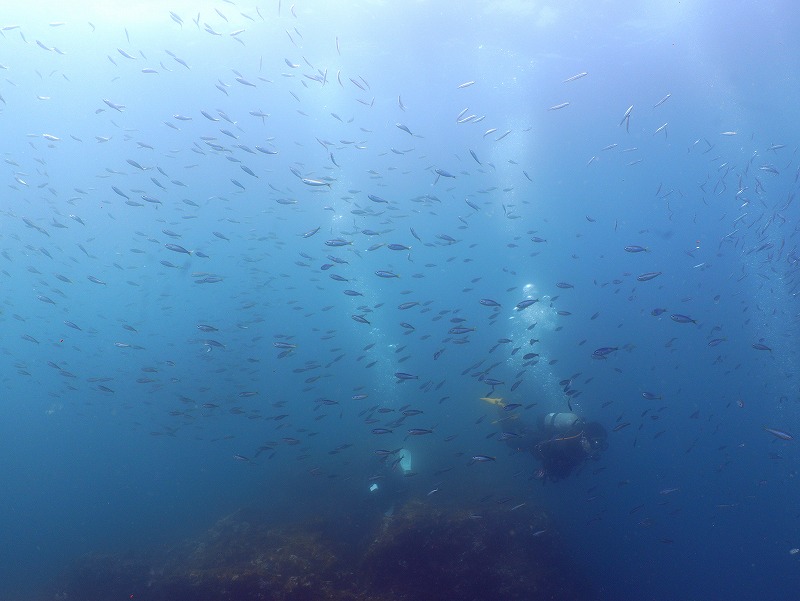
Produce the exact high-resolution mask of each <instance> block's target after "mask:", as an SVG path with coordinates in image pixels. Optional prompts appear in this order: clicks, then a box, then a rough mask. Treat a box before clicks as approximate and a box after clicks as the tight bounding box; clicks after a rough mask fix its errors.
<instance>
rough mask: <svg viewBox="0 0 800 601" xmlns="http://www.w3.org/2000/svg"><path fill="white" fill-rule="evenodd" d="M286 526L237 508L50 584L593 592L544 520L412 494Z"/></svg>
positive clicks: (301, 595)
mask: <svg viewBox="0 0 800 601" xmlns="http://www.w3.org/2000/svg"><path fill="white" fill-rule="evenodd" d="M358 519H359V518H358V516H353V517H352V520H353V523H348V519H347V518H345V519H341V516H339V517H338V518H337V519H335V520H324V519H317V520H315V521H307V522H303V523H298V524H293V525H288V526H287V525H279V524H275V523H274V522H271V521H270V520H269V519H268V518H267V517H266V516H260V515H258V514H257V513H255V512H248V511H239V512H236V513H234V514H232V515H229V516H227V517H225V518H223V519H221V520H220V521H218V522H217V523H216V524H215V525H214V526H213V527H212V528H211V529H210V530H209V531H208V532H206V533H205V534H204V535H203V536H201V537H199V538H198V539H196V540H190V541H185V542H183V543H181V544H180V545H178V546H176V547H174V548H172V549H169V550H168V551H164V552H161V553H159V557H155V556H152V555H151V556H147V557H145V556H134V555H125V554H92V555H88V556H85V557H82V558H81V559H79V560H77V561H76V562H75V563H74V565H73V566H71V567H70V568H69V569H68V570H67V571H66V572H65V573H64V574H63V575H62V576H61V577H60V578H59V580H58V582H56V583H55V586H54V589H53V593H52V596H51V597H50V599H62V600H66V601H107V600H109V599H133V600H137V599H146V600H147V601H227V600H230V601H250V600H275V601H305V600H317V599H320V600H323V599H324V600H331V601H398V600H414V601H428V600H430V601H433V600H436V601H440V600H442V599H448V600H450V601H460V600H463V601H486V600H489V599H493V600H504V601H513V600H525V601H537V600H550V599H553V600H555V599H558V600H560V601H569V600H572V599H580V600H588V599H597V598H598V595H596V594H594V592H593V590H592V589H591V587H590V585H589V583H588V582H587V581H586V580H585V579H583V578H582V577H581V576H580V570H579V569H578V568H577V567H576V566H575V565H574V564H573V563H572V562H570V560H569V559H568V558H567V555H566V553H565V552H564V551H563V550H562V549H561V545H560V544H559V541H558V539H557V537H556V536H555V535H554V534H552V529H551V528H550V527H549V525H548V522H547V518H546V516H544V514H542V513H540V512H535V511H533V510H531V509H528V508H526V507H522V508H519V509H518V510H516V511H513V512H512V511H509V510H508V509H507V508H497V509H491V510H485V511H482V512H481V513H480V515H476V514H471V513H469V512H467V511H462V510H458V509H453V508H441V507H431V506H430V505H426V504H422V503H419V502H416V501H411V502H408V503H407V504H405V505H404V506H403V507H401V508H400V509H398V510H396V511H395V512H394V513H393V514H392V515H391V516H380V518H378V519H375V520H374V521H373V522H372V523H370V524H363V523H361V524H360V525H357V524H356V523H355V522H356V521H357V520H358Z"/></svg>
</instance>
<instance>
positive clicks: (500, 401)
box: [481, 396, 505, 407]
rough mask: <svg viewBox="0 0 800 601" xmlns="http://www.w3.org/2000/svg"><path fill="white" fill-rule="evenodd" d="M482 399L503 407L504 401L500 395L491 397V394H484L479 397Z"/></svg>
mask: <svg viewBox="0 0 800 601" xmlns="http://www.w3.org/2000/svg"><path fill="white" fill-rule="evenodd" d="M481 400H482V401H486V402H487V403H491V404H492V405H498V406H500V407H505V403H504V402H503V399H502V397H491V396H484V397H481Z"/></svg>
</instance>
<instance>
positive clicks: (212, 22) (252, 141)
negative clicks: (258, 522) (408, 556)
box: [0, 0, 800, 600]
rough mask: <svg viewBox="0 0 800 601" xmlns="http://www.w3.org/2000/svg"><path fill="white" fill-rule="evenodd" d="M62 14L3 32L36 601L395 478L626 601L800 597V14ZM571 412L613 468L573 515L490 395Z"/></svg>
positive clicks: (11, 343)
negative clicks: (78, 569)
mask: <svg viewBox="0 0 800 601" xmlns="http://www.w3.org/2000/svg"><path fill="white" fill-rule="evenodd" d="M44 4H45V3H39V4H37V5H36V6H34V7H31V6H26V5H24V4H19V5H15V6H13V7H4V8H3V14H2V17H1V18H0V26H2V28H3V30H2V34H3V37H2V38H0V48H1V49H2V50H1V51H0V64H2V66H3V70H2V72H1V73H0V74H2V76H3V79H2V80H1V81H0V95H2V102H0V122H2V132H3V135H2V139H3V159H4V163H3V174H2V177H3V179H4V183H5V186H4V188H3V190H4V192H3V195H2V197H1V198H0V207H1V208H2V216H1V217H0V219H1V220H2V221H1V222H0V223H1V224H2V225H1V226H0V247H2V256H1V257H0V265H2V272H1V273H0V281H1V282H2V287H1V288H0V290H1V292H0V299H1V300H2V304H1V305H0V320H1V321H2V342H0V345H2V363H0V365H2V371H1V372H0V373H1V374H2V380H3V393H2V403H0V411H2V415H1V416H0V450H2V458H3V459H2V462H0V482H1V483H2V495H0V541H1V542H2V544H0V583H1V584H0V596H2V598H4V599H20V598H23V597H24V596H25V595H28V594H32V593H33V592H35V591H37V590H39V589H40V587H43V586H44V585H45V584H46V583H47V582H49V581H50V580H51V579H53V578H54V577H55V576H56V575H57V574H59V573H60V572H61V571H62V570H63V569H64V568H65V567H66V566H67V565H69V563H70V562H71V561H72V560H74V559H75V558H78V557H80V556H82V555H84V554H86V553H90V552H100V551H102V552H126V551H129V550H134V551H140V552H147V550H148V549H154V548H158V547H160V546H162V545H168V544H172V543H174V542H175V541H179V540H182V539H183V538H185V537H188V536H196V535H198V533H200V532H203V531H204V530H205V529H207V528H208V527H209V526H210V525H211V524H213V523H214V521H216V520H217V519H219V518H220V517H221V516H224V515H226V514H228V513H230V512H232V511H235V510H236V509H237V508H239V507H243V506H253V505H258V506H260V507H263V508H265V509H267V510H268V511H270V512H271V513H272V514H273V515H274V516H276V519H282V520H285V521H286V522H291V521H294V520H304V519H307V518H309V517H311V516H318V515H323V516H326V515H329V516H336V515H341V514H342V513H346V512H347V509H348V507H353V506H360V504H361V503H362V501H363V499H364V498H366V497H368V495H369V494H370V493H369V492H368V486H369V483H370V482H371V480H370V477H371V476H373V475H375V474H377V473H379V472H380V470H381V465H380V462H379V458H378V457H377V456H376V455H375V453H374V451H375V450H376V449H395V448H399V447H405V448H406V449H408V451H409V452H410V454H411V456H412V457H413V467H412V469H413V471H414V473H415V474H416V475H415V476H413V477H409V478H407V484H408V495H409V496H410V497H414V498H421V499H424V500H425V502H429V503H442V502H448V503H455V504H459V505H462V506H464V507H467V508H473V510H474V511H476V512H479V511H480V509H481V502H483V503H486V502H487V501H486V499H487V498H490V499H492V500H490V501H488V502H489V503H494V502H495V500H498V499H499V500H501V501H506V502H507V506H508V507H512V506H515V505H517V504H519V503H523V502H524V503H526V504H529V505H535V506H541V507H543V508H544V509H545V510H546V511H547V512H548V513H549V514H550V515H551V519H552V529H553V530H554V531H555V533H557V535H558V536H559V537H560V538H561V539H562V540H563V542H564V544H565V546H566V547H567V548H568V549H569V550H570V553H571V555H572V557H573V558H574V561H575V565H576V569H579V570H580V571H581V572H582V573H585V574H587V575H588V577H589V578H590V580H591V581H592V582H593V583H594V584H595V585H596V586H597V587H598V588H599V589H600V590H601V591H602V592H603V594H604V595H605V598H608V599H636V600H643V599H653V600H666V599H676V598H681V599H698V600H700V599H703V600H710V599H756V598H763V599H766V598H770V599H793V598H796V596H797V592H796V591H797V590H798V585H800V575H799V574H800V571H799V570H800V566H799V565H798V563H797V562H798V561H800V555H794V554H792V553H791V550H792V549H794V548H796V547H800V534H798V530H797V518H798V508H797V506H796V499H797V498H798V493H800V490H798V487H799V485H798V482H797V478H796V474H797V471H796V467H795V466H796V464H797V461H798V449H797V443H796V441H792V440H789V441H786V440H782V439H780V438H777V437H776V436H774V435H772V434H770V433H768V432H766V431H765V430H764V426H767V427H769V428H773V429H777V430H780V431H783V432H788V433H790V434H791V433H793V432H800V423H799V422H800V419H799V418H798V410H797V402H798V400H800V393H798V378H797V365H798V346H797V342H796V336H797V330H798V323H799V321H798V320H799V318H800V304H798V294H799V293H800V235H798V230H799V229H800V225H799V223H800V221H798V215H799V214H798V204H797V201H796V199H794V195H795V194H796V192H797V189H798V175H797V174H798V173H800V161H798V156H797V148H798V146H797V145H798V140H799V139H800V121H798V119H797V112H796V102H795V99H796V98H797V97H798V95H799V94H800V82H798V77H797V69H796V57H797V56H800V47H799V46H798V42H797V39H796V36H795V35H794V34H795V32H796V31H797V26H798V13H797V11H796V9H795V7H794V5H793V4H792V3H790V2H778V3H772V4H771V5H770V6H761V5H757V4H753V3H747V2H717V1H707V2H695V3H674V2H647V3H637V2H606V3H593V4H588V3H585V2H543V3H533V2H526V1H522V0H519V1H517V2H514V1H509V2H486V3H476V4H474V5H473V4H470V5H464V4H463V3H457V2H419V3H373V2H357V1H353V2H346V3H332V2H322V1H318V2H311V1H306V2H297V3H296V4H295V5H290V4H289V3H288V2H286V1H284V2H283V3H282V4H279V3H277V2H274V1H272V0H270V1H269V2H262V3H259V5H258V8H256V7H255V6H253V5H250V4H247V5H245V4H242V3H238V4H237V3H232V2H215V3H202V4H201V3H197V2H178V1H176V2H173V3H170V5H169V6H168V7H166V6H165V5H163V4H162V3H160V2H128V3H125V4H124V5H120V6H118V7H115V8H114V9H113V10H112V9H111V8H109V7H105V4H104V3H96V4H92V3H88V2H87V3H80V5H81V6H80V7H79V8H75V7H66V6H62V5H61V3H55V2H53V3H49V4H50V6H49V7H48V6H43V5H44ZM170 10H172V11H173V12H174V13H175V15H176V16H177V17H180V19H181V20H182V24H180V23H179V22H178V21H177V20H176V19H173V18H171V16H170V12H169V11H170ZM198 12H199V18H198ZM195 19H197V24H195V22H194V20H195ZM15 26H18V27H15ZM39 43H40V44H39ZM337 44H338V46H337ZM123 53H125V54H127V55H128V56H129V57H132V58H128V57H126V56H124V54H123ZM176 58H177V59H180V61H182V62H178V61H177V60H176ZM182 63H185V65H184V64H182ZM150 69H152V70H153V71H154V72H144V71H143V70H150ZM584 72H585V73H586V74H585V75H584V76H581V77H578V78H576V79H573V80H571V81H565V80H568V78H571V77H573V76H575V75H579V74H583V73H584ZM237 78H238V80H237ZM468 82H474V83H472V84H470V85H463V86H462V84H466V83H468ZM398 97H399V98H398ZM665 98H666V100H664V99H665ZM662 100H663V102H661V103H660V101H662ZM104 101H108V103H106V102H104ZM400 103H402V107H401V104H400ZM563 103H569V104H568V105H567V106H564V107H563V108H558V109H555V108H554V109H550V107H556V106H558V105H561V104H563ZM659 103H660V104H659ZM656 105H658V106H656ZM115 106H116V107H117V108H116V109H115V108H114V107H115ZM631 106H632V109H631V111H630V113H629V115H628V118H627V119H625V118H624V115H625V114H626V111H627V109H628V107H631ZM201 111H205V112H206V113H207V115H208V116H209V117H211V119H209V118H208V117H206V116H204V115H203V114H202V113H201ZM262 112H263V113H264V114H268V116H264V117H260V116H256V115H258V114H261V113H262ZM462 112H463V114H462ZM252 113H256V115H253V114H252ZM334 114H335V115H336V116H334ZM459 115H461V118H462V119H463V118H468V117H470V116H471V115H474V117H472V118H471V119H467V120H466V121H465V122H463V123H458V118H459ZM176 116H179V117H183V118H177V117H176ZM212 119H213V120H212ZM397 124H401V125H403V126H405V127H406V128H407V129H408V130H410V131H411V132H412V134H413V135H410V134H409V133H407V131H404V130H403V129H401V128H399V127H397ZM662 126H665V127H663V128H662ZM222 130H226V131H227V132H228V133H223V131H222ZM488 130H494V131H493V132H492V133H486V132H487V131H488ZM506 132H509V133H508V134H507V135H506V136H505V137H503V138H502V139H500V138H501V136H503V135H504V134H505V133H506ZM257 146H258V147H261V148H262V149H264V150H268V151H269V152H273V153H274V154H266V153H264V152H261V151H259V150H256V147H257ZM470 151H472V152H474V155H475V157H473V156H472V155H471V154H470ZM478 161H480V163H479V162H478ZM136 165H139V167H137V166H136ZM140 167H141V168H140ZM243 167H246V168H247V169H248V170H250V171H251V172H252V173H253V174H254V175H250V174H248V173H247V172H246V171H245V170H244V169H243ZM437 169H438V170H442V171H444V172H445V173H446V174H449V175H451V176H454V177H447V176H445V177H441V176H437V173H436V170H437ZM293 170H294V172H293ZM302 178H306V179H307V180H315V181H317V182H320V183H324V184H326V185H316V186H315V185H308V184H306V183H303V181H302ZM234 180H235V181H234ZM237 182H238V184H237ZM312 183H313V182H312ZM114 188H116V189H117V190H118V191H119V192H116V191H115V190H114ZM368 195H374V196H376V197H379V199H384V200H386V201H388V202H374V201H372V200H370V199H369V197H368ZM143 196H146V197H147V199H143ZM187 201H188V202H187ZM316 228H319V231H317V232H316V233H314V234H313V235H307V236H304V235H303V234H310V233H311V232H313V231H314V230H315V229H316ZM165 230H166V231H169V232H172V233H173V235H172V236H170V235H169V234H166V233H165ZM365 230H367V231H369V230H372V233H364V231H365ZM214 232H216V233H217V234H219V235H217V234H215V233H214ZM336 239H341V240H345V241H346V242H347V244H346V245H344V246H341V247H331V246H328V245H326V241H331V240H336ZM534 239H536V240H540V241H538V242H536V241H534ZM165 244H177V245H180V246H181V247H183V248H185V249H186V250H187V251H191V252H190V254H186V253H182V252H176V251H172V250H169V249H167V247H166V246H165ZM389 244H402V245H405V246H408V247H410V250H399V251H396V250H390V249H389V248H388V245H389ZM628 245H640V246H643V247H646V248H647V249H648V250H647V251H646V252H640V253H629V252H625V250H624V248H625V247H626V246H628ZM373 247H375V248H373ZM197 251H200V253H204V254H205V255H207V257H204V256H202V255H198V254H196V253H197ZM329 257H333V259H330V258H329ZM337 259H338V260H340V261H346V262H345V263H338V262H336V260H337ZM162 262H168V263H169V265H164V264H163V263H162ZM326 264H330V265H332V267H330V268H329V269H324V268H323V266H324V265H326ZM379 270H384V271H389V272H391V273H392V274H395V275H397V276H399V277H393V278H382V277H379V276H378V275H376V273H375V272H376V271H379ZM649 272H661V273H660V275H659V276H657V277H655V278H653V279H651V280H649V281H637V276H639V275H641V274H645V273H649ZM332 274H336V275H339V276H342V277H343V278H346V280H347V281H335V280H334V279H332V278H331V277H330V276H331V275H332ZM59 276H61V277H59ZM90 276H91V277H92V278H96V279H97V280H99V281H100V282H101V283H96V282H94V281H91V280H90V279H89V277H90ZM207 277H211V278H213V279H217V278H219V281H211V282H203V281H202V280H203V279H204V278H207ZM560 282H561V283H569V284H571V285H572V286H573V287H572V288H560V287H558V286H557V284H558V283H560ZM345 290H353V291H355V292H357V293H359V294H360V295H359V296H350V295H347V294H345V293H344V291H345ZM526 298H538V299H539V302H538V303H536V304H534V305H533V306H532V307H529V308H527V309H524V310H521V311H518V310H515V308H514V307H515V305H516V304H517V303H519V302H520V301H522V300H524V299H526ZM481 299H491V300H493V301H496V303H498V304H499V305H500V307H499V308H497V307H490V306H485V305H484V304H481V303H480V301H481ZM48 300H49V301H51V302H48ZM405 302H417V303H419V304H418V305H415V306H413V307H411V308H409V309H399V308H398V306H399V305H400V304H401V303H405ZM657 308H661V309H665V310H666V311H665V312H663V313H662V314H661V315H659V316H654V315H652V313H651V312H652V311H653V310H654V309H657ZM558 312H562V313H563V312H568V313H569V314H568V315H566V314H559V313H558ZM673 315H684V316H688V317H689V318H691V319H692V320H694V321H692V322H689V323H679V322H678V321H675V320H674V319H673V318H671V316H673ZM353 316H360V317H363V318H364V320H366V322H368V323H364V322H359V321H356V320H354V319H353ZM454 318H463V319H464V320H465V321H464V322H463V323H454V322H452V321H451V320H452V319H454ZM66 322H70V323H71V324H74V326H76V327H71V326H69V325H67V324H66ZM401 323H404V324H408V325H406V326H403V325H400V324H401ZM198 324H207V325H211V326H213V327H214V328H216V331H212V332H203V331H200V330H199V329H198V328H197V325H198ZM408 326H411V327H408ZM455 326H464V327H468V328H474V330H470V331H469V332H467V333H466V334H463V335H453V334H450V333H449V330H450V328H452V327H455ZM78 328H79V329H78ZM501 339H508V340H509V341H506V342H499V343H498V340H501ZM531 339H536V340H538V342H534V343H531V342H530V341H531ZM718 339H721V341H720V342H718V343H717V344H716V345H715V346H713V345H712V346H710V345H709V342H710V341H712V340H718ZM209 341H213V342H209ZM275 343H289V344H291V345H295V346H293V347H292V348H291V349H282V348H277V347H276V346H275ZM754 344H760V345H764V346H765V347H767V348H768V350H759V349H758V348H755V347H754V346H753V345H754ZM601 347H618V350H616V351H613V352H611V353H610V354H608V355H607V356H606V357H605V358H604V359H596V358H593V351H594V350H595V349H598V348H601ZM530 352H535V353H538V355H539V356H538V357H537V358H536V359H535V360H533V361H530V360H528V361H526V360H523V356H524V355H525V354H527V353H530ZM490 368H491V369H490ZM487 370H488V371H487ZM397 372H403V373H407V374H410V375H412V376H414V378H413V379H408V380H405V381H403V380H400V379H398V378H397V377H396V376H395V374H396V373H397ZM487 378H493V379H496V380H500V381H501V382H502V383H501V384H499V385H497V386H495V387H491V386H489V385H487V384H486V383H485V382H484V381H485V380H486V379H487ZM563 380H569V381H570V383H569V386H570V388H571V389H572V390H575V391H577V392H578V394H577V395H574V394H573V396H572V398H571V403H572V407H573V409H574V410H575V411H576V413H579V414H580V415H581V416H583V417H584V418H585V419H587V420H589V421H592V420H596V421H599V422H600V423H601V424H603V425H604V426H605V428H606V429H607V430H608V431H609V439H608V442H609V447H608V449H607V451H605V452H604V453H603V455H602V457H601V458H600V460H599V461H598V462H596V463H595V462H589V463H588V464H586V465H584V466H583V467H582V468H581V469H580V470H578V472H577V473H576V474H573V475H572V476H571V477H570V478H568V479H566V480H563V481H560V482H557V483H549V482H548V483H546V484H542V483H541V482H539V481H536V480H533V479H531V475H532V474H533V472H534V471H535V470H536V469H537V467H538V463H537V462H536V460H535V459H534V458H533V457H531V456H530V455H527V454H519V453H516V454H515V453H512V452H511V450H510V449H509V448H508V447H507V445H505V443H503V442H502V441H500V440H499V438H498V434H499V429H498V427H497V426H496V425H495V424H493V423H492V422H493V421H494V420H495V418H496V409H495V408H494V407H493V406H491V405H489V404H487V403H485V402H482V401H481V400H480V398H481V397H486V396H492V397H503V399H504V400H505V401H506V402H518V403H521V404H522V405H523V407H521V408H519V409H517V410H516V411H517V412H518V413H519V414H520V415H521V417H520V419H522V420H528V421H530V422H533V421H535V420H536V419H537V417H541V415H542V414H543V413H547V412H549V411H564V410H565V408H566V404H567V400H568V396H567V395H566V394H565V393H564V386H563V385H562V384H560V382H561V381H563ZM515 384H516V386H517V388H516V389H515V390H514V391H513V392H512V391H511V388H512V386H514V385H515ZM645 392H646V393H650V394H651V395H652V396H654V397H656V398H655V399H650V400H648V399H646V398H644V397H643V394H642V393H645ZM243 393H254V394H249V395H248V394H243ZM354 395H367V396H366V398H363V399H354V398H353V396H354ZM533 403H536V404H535V405H533ZM406 406H408V407H410V408H413V409H418V410H422V411H423V413H422V414H420V415H415V416H412V417H408V418H407V419H406V420H405V421H403V422H402V423H399V424H394V425H392V426H390V425H387V424H390V422H392V421H393V420H396V419H397V418H398V415H399V411H401V410H403V409H404V408H405V407H406ZM378 407H382V408H386V409H391V410H394V411H393V412H387V413H379V412H378V411H377V408H378ZM370 409H371V411H369V410H370ZM276 416H277V419H276ZM370 416H372V417H374V418H377V420H378V421H377V422H375V423H368V422H367V418H368V417H370ZM626 422H627V423H629V425H628V426H626V427H622V428H620V429H618V430H614V428H615V427H617V426H619V425H621V424H623V423H626ZM377 427H387V428H389V429H392V430H393V432H392V433H390V434H384V435H376V434H373V433H372V430H373V428H377ZM410 428H425V429H430V430H432V433H430V434H426V435H420V436H411V437H408V436H407V431H408V430H409V429H410ZM343 445H349V446H347V447H344V448H339V447H340V446H343ZM260 447H268V449H266V450H262V451H260V452H259V448H260ZM332 451H336V452H333V453H332ZM473 455H489V456H493V457H496V461H492V462H479V463H471V462H470V461H469V458H470V457H471V456H473ZM449 468H452V469H449ZM448 469H449V471H442V470H448ZM434 489H437V492H435V493H433V494H430V493H431V491H432V490H434ZM671 489H677V490H671ZM489 495H492V496H491V497H489ZM482 500H483V501H482Z"/></svg>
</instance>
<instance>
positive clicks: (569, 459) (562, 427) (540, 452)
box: [532, 413, 608, 482]
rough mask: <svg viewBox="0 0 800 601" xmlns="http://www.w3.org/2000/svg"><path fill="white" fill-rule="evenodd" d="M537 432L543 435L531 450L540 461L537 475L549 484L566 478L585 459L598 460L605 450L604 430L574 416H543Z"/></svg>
mask: <svg viewBox="0 0 800 601" xmlns="http://www.w3.org/2000/svg"><path fill="white" fill-rule="evenodd" d="M541 432H542V433H543V434H544V436H543V437H542V438H541V439H540V441H539V442H538V443H536V445H535V446H534V447H533V449H532V452H533V454H534V455H535V456H536V457H538V458H539V459H541V461H542V468H541V470H542V471H541V472H538V473H537V475H538V476H539V477H540V478H542V479H544V478H547V479H549V480H551V481H553V482H556V481H558V480H561V479H562V478H566V477H567V476H569V475H570V474H571V473H572V470H573V469H575V468H576V467H578V466H580V465H581V464H582V463H583V462H584V461H586V460H587V459H594V460H597V459H599V458H600V452H601V451H603V450H605V449H606V448H607V447H608V442H607V441H606V438H607V434H606V430H605V428H603V426H601V425H600V424H599V423H598V422H586V421H585V420H583V419H582V418H580V417H578V416H577V415H575V414H574V413H549V414H547V415H546V416H545V418H544V421H543V426H542V429H541Z"/></svg>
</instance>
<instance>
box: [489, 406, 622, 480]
mask: <svg viewBox="0 0 800 601" xmlns="http://www.w3.org/2000/svg"><path fill="white" fill-rule="evenodd" d="M481 400H482V401H486V402H488V403H491V404H493V405H496V406H497V407H498V410H499V411H500V413H501V415H502V417H501V419H499V420H497V423H498V424H499V425H500V428H501V435H500V439H501V440H503V441H505V442H506V443H507V444H508V445H509V446H510V447H511V448H513V449H514V450H516V451H523V452H529V453H531V454H532V455H533V456H534V457H536V458H537V459H539V460H540V461H541V463H542V465H541V468H539V469H538V470H536V472H535V474H534V477H536V478H537V479H540V480H551V481H552V482H557V481H558V480H561V479H563V478H566V477H567V476H569V475H570V474H571V473H572V471H573V470H574V469H575V468H577V467H579V466H580V465H581V464H583V462H584V461H586V460H588V459H594V460H595V461H596V460H597V459H599V458H600V452H601V451H604V450H605V449H606V448H608V442H607V440H606V439H607V436H608V435H607V433H606V430H605V428H604V427H603V426H602V425H601V424H600V423H598V422H587V421H586V420H585V419H583V418H582V417H580V416H578V415H577V414H575V413H572V412H571V411H570V412H568V413H567V412H564V413H548V414H546V415H544V416H543V417H542V418H541V419H540V420H538V424H537V425H536V426H535V427H534V426H531V425H530V424H527V423H525V422H524V421H523V420H521V419H519V415H518V414H517V413H510V414H509V413H508V412H507V406H508V405H507V404H506V403H504V402H503V400H502V399H500V398H492V397H484V398H482V399H481Z"/></svg>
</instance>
